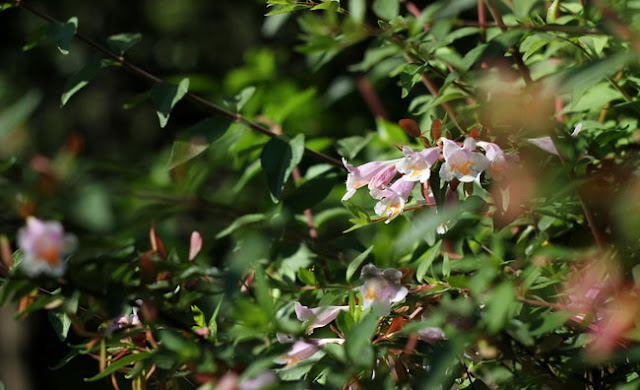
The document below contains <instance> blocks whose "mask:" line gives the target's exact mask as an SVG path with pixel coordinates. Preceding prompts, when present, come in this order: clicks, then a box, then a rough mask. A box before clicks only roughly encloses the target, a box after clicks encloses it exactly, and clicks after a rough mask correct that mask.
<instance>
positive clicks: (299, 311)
mask: <svg viewBox="0 0 640 390" xmlns="http://www.w3.org/2000/svg"><path fill="white" fill-rule="evenodd" d="M295 306H296V317H298V319H299V320H300V321H306V327H307V333H312V332H313V330H314V329H315V328H321V327H323V326H325V325H327V324H328V323H330V322H331V321H333V320H335V319H336V317H337V316H338V314H339V313H340V312H341V311H348V310H349V306H320V307H316V308H313V309H310V308H308V307H306V306H303V305H302V304H301V303H300V302H296V305H295Z"/></svg>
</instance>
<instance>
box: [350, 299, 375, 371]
mask: <svg viewBox="0 0 640 390" xmlns="http://www.w3.org/2000/svg"><path fill="white" fill-rule="evenodd" d="M377 325H378V313H377V311H376V310H372V311H371V312H370V313H369V314H367V315H366V316H365V317H364V318H363V319H362V320H361V321H360V322H358V323H357V324H355V325H354V326H353V327H352V328H351V330H350V331H349V333H348V334H347V336H346V341H345V343H344V348H345V351H346V353H347V357H348V358H349V360H351V362H352V363H353V364H354V365H355V366H357V367H360V368H369V367H372V366H373V363H374V350H373V345H371V336H372V335H373V332H374V331H375V330H376V326H377Z"/></svg>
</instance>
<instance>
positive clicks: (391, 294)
mask: <svg viewBox="0 0 640 390" xmlns="http://www.w3.org/2000/svg"><path fill="white" fill-rule="evenodd" d="M401 278H402V272H400V271H398V270H397V269H393V268H387V269H385V270H380V269H379V268H378V267H376V266H375V265H373V264H367V265H365V266H364V267H362V271H361V273H360V279H363V280H364V284H363V285H362V286H360V287H358V290H360V292H361V293H362V304H361V305H362V308H363V309H366V308H367V307H369V306H372V305H376V306H379V307H380V308H381V312H380V315H381V316H386V315H388V314H389V313H390V312H391V305H392V304H394V303H396V302H400V301H402V300H404V298H405V297H406V296H407V293H408V292H409V290H407V288H406V287H404V286H402V285H401V284H400V279H401Z"/></svg>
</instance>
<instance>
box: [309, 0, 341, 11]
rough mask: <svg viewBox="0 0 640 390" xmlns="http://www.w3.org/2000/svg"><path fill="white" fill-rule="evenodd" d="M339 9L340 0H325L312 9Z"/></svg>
mask: <svg viewBox="0 0 640 390" xmlns="http://www.w3.org/2000/svg"><path fill="white" fill-rule="evenodd" d="M339 9H340V0H329V1H324V2H323V3H320V4H318V5H316V6H314V7H312V8H311V11H317V10H326V11H332V12H337V11H338V10H339Z"/></svg>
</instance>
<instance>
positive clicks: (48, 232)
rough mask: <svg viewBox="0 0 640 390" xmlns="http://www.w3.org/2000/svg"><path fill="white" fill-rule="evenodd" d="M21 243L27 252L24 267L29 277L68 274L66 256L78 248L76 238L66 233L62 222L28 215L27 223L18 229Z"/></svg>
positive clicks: (24, 255) (19, 243) (19, 242)
mask: <svg viewBox="0 0 640 390" xmlns="http://www.w3.org/2000/svg"><path fill="white" fill-rule="evenodd" d="M18 246H19V247H20V249H21V250H22V252H23V259H22V263H21V264H20V266H21V268H22V270H23V271H24V272H25V273H26V274H27V275H29V276H36V275H38V274H46V275H49V276H52V277H60V276H62V275H63V274H64V271H65V268H66V264H65V262H64V258H65V257H66V256H68V255H69V254H70V253H71V252H72V251H73V250H74V249H75V247H76V237H75V236H74V235H72V234H64V229H63V227H62V225H61V224H60V223H59V222H56V221H52V222H44V221H41V220H39V219H37V218H35V217H29V218H27V226H26V227H24V228H21V229H20V230H19V231H18Z"/></svg>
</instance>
